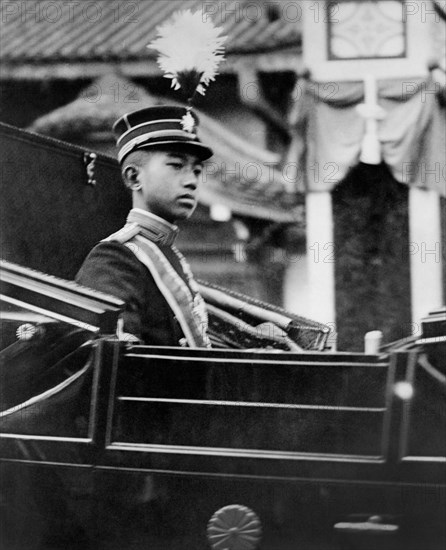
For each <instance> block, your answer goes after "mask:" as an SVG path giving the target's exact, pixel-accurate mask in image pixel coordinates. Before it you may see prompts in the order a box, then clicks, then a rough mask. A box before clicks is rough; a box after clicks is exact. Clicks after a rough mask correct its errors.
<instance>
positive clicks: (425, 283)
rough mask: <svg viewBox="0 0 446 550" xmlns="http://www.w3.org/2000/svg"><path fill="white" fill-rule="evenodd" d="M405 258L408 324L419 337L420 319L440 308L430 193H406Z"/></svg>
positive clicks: (434, 206) (436, 201)
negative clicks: (408, 286) (408, 282)
mask: <svg viewBox="0 0 446 550" xmlns="http://www.w3.org/2000/svg"><path fill="white" fill-rule="evenodd" d="M409 256H410V275H411V299H412V321H413V323H414V325H413V326H414V334H420V333H421V325H420V320H421V318H422V317H424V316H425V315H426V314H427V313H429V311H430V310H432V309H434V308H437V307H439V306H441V305H443V285H442V281H443V269H442V242H441V211H440V197H439V196H438V193H436V192H435V191H433V190H429V189H420V188H417V187H411V188H410V190H409Z"/></svg>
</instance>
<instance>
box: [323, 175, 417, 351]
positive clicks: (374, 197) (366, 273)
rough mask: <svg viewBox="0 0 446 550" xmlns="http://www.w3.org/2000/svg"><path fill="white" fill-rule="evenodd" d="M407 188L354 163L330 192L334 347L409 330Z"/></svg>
mask: <svg viewBox="0 0 446 550" xmlns="http://www.w3.org/2000/svg"><path fill="white" fill-rule="evenodd" d="M407 205H408V188H407V187H406V186H404V185H402V184H400V183H398V182H397V181H396V180H395V179H394V178H393V177H392V175H391V174H390V172H389V170H388V169H387V167H386V166H385V165H384V164H382V165H380V166H368V165H365V164H359V165H358V166H357V167H355V168H353V169H352V170H351V172H350V173H349V174H348V175H347V177H346V178H345V180H344V181H343V182H342V183H341V184H340V185H339V186H338V187H337V188H336V190H335V191H334V193H333V209H334V220H335V231H334V233H335V237H334V241H335V255H336V311H337V329H338V346H339V349H343V350H355V351H358V350H362V349H363V338H364V334H365V333H366V332H368V331H370V330H375V329H377V330H381V331H382V332H383V334H384V342H389V341H392V340H396V339H399V338H403V337H405V336H408V335H409V334H410V331H411V324H410V321H411V315H410V270H409V257H408V208H407Z"/></svg>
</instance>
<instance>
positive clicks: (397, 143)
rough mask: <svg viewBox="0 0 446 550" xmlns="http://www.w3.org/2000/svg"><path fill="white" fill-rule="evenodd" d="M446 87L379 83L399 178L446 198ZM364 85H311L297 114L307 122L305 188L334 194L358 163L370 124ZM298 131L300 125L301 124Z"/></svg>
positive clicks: (384, 147)
mask: <svg viewBox="0 0 446 550" xmlns="http://www.w3.org/2000/svg"><path fill="white" fill-rule="evenodd" d="M441 94H443V95H444V89H442V88H441V86H440V84H439V83H438V82H436V81H435V80H434V79H433V78H432V77H429V78H427V79H425V80H423V79H409V78H408V79H406V80H383V81H379V82H378V103H379V105H380V106H381V107H382V108H383V109H384V110H385V117H384V119H383V120H381V121H379V122H378V135H379V141H380V143H381V152H382V157H383V160H384V162H385V163H386V164H387V165H388V166H389V168H390V170H391V172H392V175H393V176H394V178H395V179H396V180H398V181H400V182H402V183H406V184H408V185H410V186H417V187H422V188H427V189H434V190H436V191H437V192H438V193H439V194H441V195H442V196H446V153H445V152H446V124H445V121H446V117H445V108H444V106H442V105H441V104H440V95H441ZM363 101H364V86H363V84H362V83H361V82H338V83H334V82H331V83H326V84H320V83H312V82H309V81H307V82H306V84H305V93H304V94H302V95H301V99H300V102H301V104H300V106H299V107H297V110H298V111H299V113H300V117H305V118H306V122H307V124H306V148H305V149H306V153H303V154H306V159H305V167H306V168H305V180H306V181H305V183H306V185H305V190H306V191H329V190H331V189H333V187H335V186H336V184H337V183H339V182H340V181H341V180H342V179H344V177H345V176H346V174H347V173H348V171H349V170H350V169H351V168H352V167H353V166H355V165H357V164H358V161H359V155H360V151H361V142H362V138H363V135H364V130H365V121H364V119H363V118H362V117H361V115H360V114H359V112H358V110H357V108H356V107H357V105H359V104H360V103H362V102H363ZM295 127H296V129H297V125H296V126H295Z"/></svg>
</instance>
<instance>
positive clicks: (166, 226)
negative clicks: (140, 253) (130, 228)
mask: <svg viewBox="0 0 446 550" xmlns="http://www.w3.org/2000/svg"><path fill="white" fill-rule="evenodd" d="M127 223H136V224H137V225H138V226H139V227H140V233H141V235H143V236H144V237H146V238H147V239H149V240H150V241H152V242H154V243H157V244H165V245H168V246H172V245H173V244H174V242H175V240H176V238H177V235H178V231H179V230H178V227H177V226H176V225H173V224H172V223H169V222H168V221H166V220H164V219H163V218H160V217H159V216H156V215H155V214H152V213H151V212H146V211H145V210H142V209H141V208H132V209H131V210H130V212H129V215H128V217H127Z"/></svg>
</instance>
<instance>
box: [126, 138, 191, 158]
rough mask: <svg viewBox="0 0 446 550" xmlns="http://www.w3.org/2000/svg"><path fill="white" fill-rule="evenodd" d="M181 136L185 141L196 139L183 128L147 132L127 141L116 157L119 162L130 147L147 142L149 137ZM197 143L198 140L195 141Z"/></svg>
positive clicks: (128, 151)
mask: <svg viewBox="0 0 446 550" xmlns="http://www.w3.org/2000/svg"><path fill="white" fill-rule="evenodd" d="M163 137H167V138H173V137H174V138H183V139H184V140H187V141H193V140H194V139H196V137H197V136H196V135H195V134H191V133H189V132H185V131H184V130H158V131H157V132H149V133H146V134H143V135H141V136H137V137H135V138H133V139H131V140H130V141H129V142H128V143H126V144H125V145H124V146H123V147H121V149H120V150H119V154H118V159H119V162H121V160H122V159H123V158H124V157H125V156H126V155H127V154H128V153H130V151H132V149H134V148H135V147H136V146H137V145H140V144H141V143H149V142H150V140H151V139H157V138H163ZM196 143H197V144H198V143H199V142H196Z"/></svg>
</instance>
